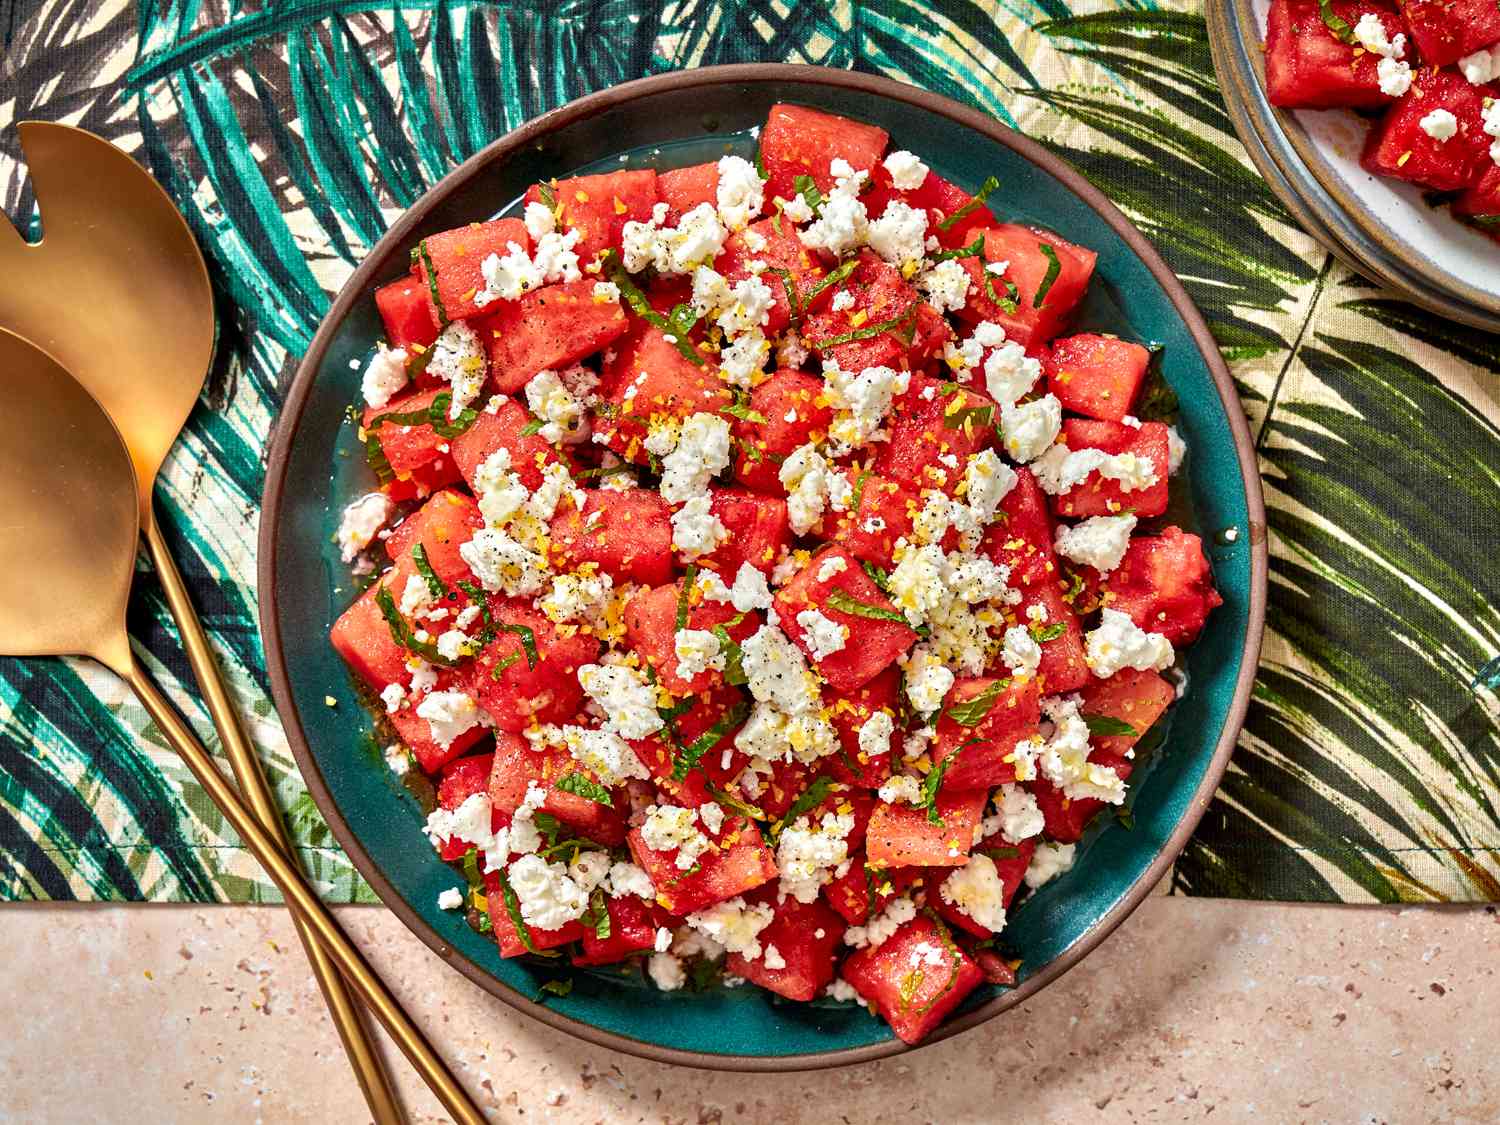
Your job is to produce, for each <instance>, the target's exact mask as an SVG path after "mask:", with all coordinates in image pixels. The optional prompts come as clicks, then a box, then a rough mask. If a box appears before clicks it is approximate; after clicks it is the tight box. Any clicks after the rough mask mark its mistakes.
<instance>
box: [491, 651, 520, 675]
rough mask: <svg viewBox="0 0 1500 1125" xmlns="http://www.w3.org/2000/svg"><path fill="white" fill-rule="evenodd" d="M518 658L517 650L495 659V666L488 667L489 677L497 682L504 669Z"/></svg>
mask: <svg viewBox="0 0 1500 1125" xmlns="http://www.w3.org/2000/svg"><path fill="white" fill-rule="evenodd" d="M520 659H521V654H520V653H519V652H513V653H510V654H509V655H508V656H505V657H502V658H501V659H499V660H497V661H495V666H494V667H493V668H491V669H490V679H492V680H495V681H496V682H499V680H500V677H501V676H503V675H504V674H505V670H506V669H507V668H509V667H510V666H511V665H512V664H514V663H515V662H516V661H517V660H520Z"/></svg>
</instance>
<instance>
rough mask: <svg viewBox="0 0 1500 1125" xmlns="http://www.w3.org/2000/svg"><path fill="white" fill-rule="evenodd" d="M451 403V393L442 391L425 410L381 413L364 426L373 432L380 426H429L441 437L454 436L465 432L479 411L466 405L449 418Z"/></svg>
mask: <svg viewBox="0 0 1500 1125" xmlns="http://www.w3.org/2000/svg"><path fill="white" fill-rule="evenodd" d="M452 405H453V393H452V392H451V391H443V392H441V393H440V394H437V395H434V396H433V399H432V401H431V402H430V403H428V404H427V408H426V409H425V410H408V411H404V412H397V413H392V414H381V415H378V416H377V417H374V418H371V419H370V421H369V424H368V425H366V426H365V429H366V430H367V431H371V432H373V431H374V430H376V429H378V428H379V427H381V426H431V427H432V430H433V433H435V434H437V435H438V437H441V438H456V437H458V436H459V435H460V434H463V433H466V432H467V431H468V429H469V427H470V426H472V425H473V424H474V423H475V422H476V421H477V420H478V418H479V411H477V410H475V409H474V408H473V407H472V406H466V407H464V408H463V409H462V410H460V411H459V412H458V417H456V418H453V419H450V418H449V417H448V411H449V409H450V408H451V407H452Z"/></svg>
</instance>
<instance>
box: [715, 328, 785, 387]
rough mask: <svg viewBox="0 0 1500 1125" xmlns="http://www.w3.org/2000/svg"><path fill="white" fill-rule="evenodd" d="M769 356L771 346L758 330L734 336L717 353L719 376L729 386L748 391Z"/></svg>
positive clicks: (763, 368) (762, 369)
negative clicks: (722, 377)
mask: <svg viewBox="0 0 1500 1125" xmlns="http://www.w3.org/2000/svg"><path fill="white" fill-rule="evenodd" d="M770 355H771V344H770V341H768V340H767V339H766V337H765V334H764V333H763V332H761V331H760V330H759V329H751V330H750V331H748V332H743V333H741V334H740V335H738V336H736V337H735V338H734V340H733V342H731V343H730V344H729V345H728V346H727V347H725V348H724V350H723V351H721V352H720V353H719V374H721V375H723V376H724V378H725V380H726V381H727V382H728V383H729V385H730V386H732V387H739V388H741V389H742V390H749V389H750V388H751V387H752V386H754V385H755V381H756V376H758V375H760V374H761V373H762V372H763V371H764V370H765V367H766V360H767V359H768V358H770ZM803 358H804V359H805V358H806V357H805V356H804V357H803ZM799 366H800V364H799Z"/></svg>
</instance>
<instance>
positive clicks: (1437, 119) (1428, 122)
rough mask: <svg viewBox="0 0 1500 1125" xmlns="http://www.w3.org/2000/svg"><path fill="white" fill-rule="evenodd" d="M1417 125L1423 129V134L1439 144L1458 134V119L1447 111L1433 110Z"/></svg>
mask: <svg viewBox="0 0 1500 1125" xmlns="http://www.w3.org/2000/svg"><path fill="white" fill-rule="evenodd" d="M1417 124H1418V125H1420V126H1421V127H1422V132H1424V133H1426V134H1427V135H1428V136H1429V137H1431V138H1432V139H1433V140H1435V141H1437V143H1438V144H1442V143H1443V142H1444V141H1446V140H1448V139H1450V138H1451V137H1453V136H1454V134H1456V133H1457V132H1458V118H1456V117H1454V116H1453V114H1452V113H1451V112H1449V111H1448V110H1446V109H1435V110H1433V111H1432V112H1431V113H1428V114H1426V115H1425V116H1423V118H1422V119H1421V120H1420V121H1418V122H1417Z"/></svg>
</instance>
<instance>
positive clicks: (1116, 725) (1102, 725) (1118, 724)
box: [1079, 715, 1141, 738]
mask: <svg viewBox="0 0 1500 1125" xmlns="http://www.w3.org/2000/svg"><path fill="white" fill-rule="evenodd" d="M1079 718H1081V719H1082V720H1083V721H1084V722H1085V723H1087V724H1088V726H1089V733H1090V734H1097V735H1099V736H1100V737H1101V738H1116V737H1122V738H1136V737H1139V735H1140V733H1141V732H1140V731H1138V730H1136V729H1135V727H1133V726H1131V725H1130V724H1129V723H1127V722H1126V721H1125V720H1124V719H1117V718H1115V717H1114V716H1113V715H1080V716H1079Z"/></svg>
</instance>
